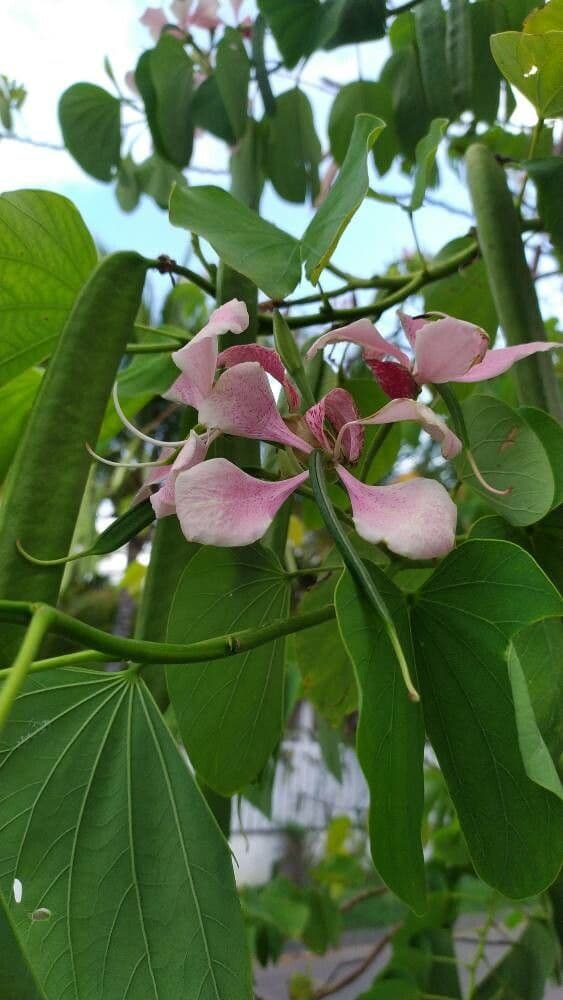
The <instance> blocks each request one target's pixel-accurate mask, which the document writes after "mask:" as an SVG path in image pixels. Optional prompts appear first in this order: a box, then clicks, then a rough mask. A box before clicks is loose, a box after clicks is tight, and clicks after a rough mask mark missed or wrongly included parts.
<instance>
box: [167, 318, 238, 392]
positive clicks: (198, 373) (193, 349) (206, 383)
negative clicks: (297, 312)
mask: <svg viewBox="0 0 563 1000" xmlns="http://www.w3.org/2000/svg"><path fill="white" fill-rule="evenodd" d="M248 322H249V319H248V310H247V308H246V305H245V304H244V302H240V301H239V300H238V299H231V300H230V302H225V304H224V305H222V306H219V308H218V309H215V311H214V312H212V313H211V316H210V317H209V320H208V322H207V323H206V325H205V326H204V327H203V329H202V330H200V331H199V333H196V335H195V337H193V339H192V340H190V342H189V344H186V346H185V347H181V348H180V350H179V351H174V353H173V354H172V360H173V362H174V364H175V365H176V366H177V367H178V368H179V369H180V371H181V372H182V374H181V375H180V377H179V378H177V379H176V381H175V382H174V383H173V384H172V385H171V386H170V388H169V389H168V391H167V392H165V393H164V394H163V395H164V398H165V399H172V400H174V401H176V402H179V403H184V404H185V405H186V406H194V407H195V408H196V409H199V407H200V405H201V403H202V401H203V400H204V399H205V397H206V396H208V395H209V393H210V392H211V389H212V387H213V379H214V378H215V369H216V367H217V339H218V337H220V336H221V335H222V334H223V333H236V334H238V333H242V331H243V330H246V328H247V326H248Z"/></svg>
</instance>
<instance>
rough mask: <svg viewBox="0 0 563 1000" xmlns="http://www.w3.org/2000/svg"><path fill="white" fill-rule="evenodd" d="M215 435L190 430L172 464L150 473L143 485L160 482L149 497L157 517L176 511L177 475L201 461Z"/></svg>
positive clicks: (166, 515) (167, 515)
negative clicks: (160, 484) (175, 489)
mask: <svg viewBox="0 0 563 1000" xmlns="http://www.w3.org/2000/svg"><path fill="white" fill-rule="evenodd" d="M215 437H216V435H212V434H209V433H207V434H201V435H200V434H196V433H195V431H192V432H191V434H190V436H189V438H188V440H187V441H186V443H185V445H184V446H183V448H182V449H181V451H180V452H179V453H178V455H177V456H176V459H175V460H174V462H173V463H172V465H169V466H163V467H162V468H160V469H158V468H157V469H155V470H154V472H153V473H152V475H149V477H148V478H147V480H146V483H145V485H147V484H148V483H149V482H152V483H154V482H159V481H160V482H162V486H161V487H160V489H159V490H158V491H157V492H156V493H153V494H152V495H151V497H150V501H151V504H152V507H153V510H154V512H155V514H156V516H157V517H158V518H160V517H169V516H170V514H175V513H176V500H175V496H174V487H175V485H176V480H177V478H178V476H179V475H180V473H181V472H185V470H186V469H191V468H192V466H194V465H198V464H199V462H203V460H204V459H205V456H206V455H207V451H208V449H209V446H210V444H211V442H212V441H213V440H214V438H215ZM163 473H164V475H163Z"/></svg>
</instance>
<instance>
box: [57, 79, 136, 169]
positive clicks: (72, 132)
mask: <svg viewBox="0 0 563 1000" xmlns="http://www.w3.org/2000/svg"><path fill="white" fill-rule="evenodd" d="M59 122H60V126H61V131H62V133H63V139H64V141H65V146H66V147H67V149H68V151H69V153H70V154H71V155H72V156H74V159H75V160H76V161H77V163H79V164H80V166H81V167H82V169H83V170H85V171H86V173H87V174H91V176H92V177H95V178H96V179H97V180H99V181H110V180H111V178H112V176H113V173H114V169H115V167H117V165H118V163H119V148H120V145H121V124H120V123H121V108H120V103H119V101H118V99H117V97H113V96H112V95H111V94H108V92H107V90H104V89H103V87H97V86H95V85H94V84H93V83H75V84H73V85H72V87H69V88H68V90H65V92H64V94H63V95H62V97H61V99H60V101H59Z"/></svg>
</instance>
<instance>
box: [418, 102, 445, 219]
mask: <svg viewBox="0 0 563 1000" xmlns="http://www.w3.org/2000/svg"><path fill="white" fill-rule="evenodd" d="M447 127H448V119H447V118H434V120H433V122H432V124H431V126H430V129H429V132H428V135H425V136H424V139H421V140H420V142H419V143H417V147H416V151H415V174H414V187H413V192H412V195H411V200H410V206H409V208H410V211H411V212H416V210H417V209H418V208H420V207H421V205H422V203H423V201H424V196H425V194H426V189H427V188H428V187H429V186H430V185H431V183H432V176H433V174H434V169H435V166H436V154H437V152H438V146H439V145H440V142H441V141H442V139H443V137H444V133H445V131H446V129H447Z"/></svg>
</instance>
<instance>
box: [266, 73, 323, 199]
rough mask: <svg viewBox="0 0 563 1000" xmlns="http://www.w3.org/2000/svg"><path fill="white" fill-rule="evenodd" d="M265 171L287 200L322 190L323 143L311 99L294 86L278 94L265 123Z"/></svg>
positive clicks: (313, 194)
mask: <svg viewBox="0 0 563 1000" xmlns="http://www.w3.org/2000/svg"><path fill="white" fill-rule="evenodd" d="M264 124H265V125H266V126H267V127H266V129H265V148H264V160H263V165H264V171H265V173H266V176H267V177H268V178H269V179H270V180H271V182H272V184H273V185H274V187H275V189H276V191H277V192H278V194H279V195H280V196H281V197H282V198H285V199H286V200H287V201H294V202H298V203H302V202H304V201H305V200H306V199H307V197H308V196H309V197H310V198H311V200H313V199H314V198H315V197H316V195H317V194H318V190H319V162H320V159H321V144H320V142H319V139H318V136H317V133H316V131H315V121H314V118H313V109H312V108H311V104H310V102H309V99H308V98H307V97H306V95H305V94H304V93H303V91H302V90H299V88H298V87H294V88H293V90H287V91H286V92H285V93H284V94H280V95H279V96H278V97H277V98H276V113H275V115H274V116H273V117H272V118H270V119H268V120H267V122H265V123H264Z"/></svg>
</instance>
